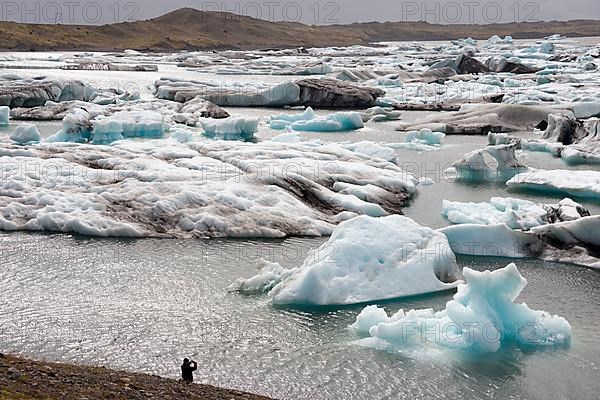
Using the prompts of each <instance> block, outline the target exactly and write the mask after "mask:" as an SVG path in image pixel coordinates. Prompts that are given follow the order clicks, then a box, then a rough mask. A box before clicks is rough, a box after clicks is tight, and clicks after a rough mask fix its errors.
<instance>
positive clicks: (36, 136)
mask: <svg viewBox="0 0 600 400" xmlns="http://www.w3.org/2000/svg"><path fill="white" fill-rule="evenodd" d="M10 140H12V141H13V142H15V143H17V144H22V145H27V144H33V143H39V141H40V140H41V136H40V132H39V131H38V129H37V126H35V124H28V123H23V124H20V125H19V126H17V127H16V129H15V130H14V132H13V133H12V134H11V135H10Z"/></svg>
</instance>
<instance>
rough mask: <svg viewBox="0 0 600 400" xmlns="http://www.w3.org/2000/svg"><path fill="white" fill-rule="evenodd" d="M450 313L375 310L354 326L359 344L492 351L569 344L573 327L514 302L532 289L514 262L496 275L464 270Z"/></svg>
mask: <svg viewBox="0 0 600 400" xmlns="http://www.w3.org/2000/svg"><path fill="white" fill-rule="evenodd" d="M463 275H464V277H465V280H466V283H465V284H462V285H460V286H459V287H458V293H457V294H456V295H454V299H453V300H450V301H449V302H448V303H447V304H446V309H444V310H442V311H439V312H435V311H434V310H432V309H424V310H411V311H409V312H406V313H405V312H404V311H403V310H400V311H398V312H397V313H396V314H394V315H392V316H388V315H387V314H386V312H385V310H383V309H381V308H378V307H376V306H369V307H367V308H365V309H364V310H363V311H362V312H361V313H360V314H359V315H358V317H357V318H356V323H355V324H353V325H352V326H351V328H352V329H353V330H355V331H356V332H357V333H358V334H360V335H361V336H368V337H367V338H365V339H362V340H361V341H359V342H358V343H359V344H361V345H363V346H368V347H375V348H389V349H393V350H399V351H422V350H425V349H428V348H434V349H436V350H440V349H442V350H444V349H446V350H447V349H452V350H457V349H460V350H464V351H472V352H485V353H491V352H496V351H498V350H500V348H501V347H502V346H507V345H510V344H517V345H520V346H527V347H528V346H561V345H568V344H570V340H571V325H570V324H569V322H568V321H567V320H566V319H564V318H562V317H560V316H557V315H551V314H549V313H548V312H546V311H536V310H532V309H530V308H529V307H528V306H527V305H526V304H525V303H520V304H518V303H515V300H516V299H517V297H518V296H519V294H520V293H521V292H522V291H523V289H524V288H525V286H527V281H526V280H525V278H523V277H522V276H521V274H520V273H519V271H518V269H517V267H516V265H515V264H510V265H508V266H507V267H505V268H503V269H499V270H496V271H493V272H491V271H484V272H479V271H475V270H472V269H470V268H465V269H464V270H463Z"/></svg>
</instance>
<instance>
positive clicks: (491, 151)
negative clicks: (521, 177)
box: [448, 143, 528, 182]
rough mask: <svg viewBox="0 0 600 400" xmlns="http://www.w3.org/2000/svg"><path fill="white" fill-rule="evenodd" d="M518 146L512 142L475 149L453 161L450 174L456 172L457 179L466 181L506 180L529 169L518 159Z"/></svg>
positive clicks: (449, 170)
mask: <svg viewBox="0 0 600 400" xmlns="http://www.w3.org/2000/svg"><path fill="white" fill-rule="evenodd" d="M517 147H518V145H517V144H516V143H512V144H501V145H493V146H487V147H484V148H483V149H479V150H474V151H472V152H470V153H468V154H466V155H465V156H464V157H463V158H462V159H460V160H458V161H455V162H453V163H452V166H451V167H450V168H449V169H448V174H449V175H450V174H451V173H454V174H455V175H456V179H457V180H460V181H466V182H506V181H507V180H509V179H510V178H512V177H513V176H515V175H517V174H519V173H523V172H524V171H527V170H528V168H527V167H526V166H525V165H523V164H521V163H520V162H519V161H518V160H517V157H516V149H517Z"/></svg>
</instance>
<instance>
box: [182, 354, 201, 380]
mask: <svg viewBox="0 0 600 400" xmlns="http://www.w3.org/2000/svg"><path fill="white" fill-rule="evenodd" d="M197 369H198V365H197V364H196V361H190V360H189V359H187V358H184V359H183V364H181V379H183V380H184V381H185V382H188V383H192V382H194V371H195V370H197Z"/></svg>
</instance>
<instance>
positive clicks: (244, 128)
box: [201, 117, 260, 142]
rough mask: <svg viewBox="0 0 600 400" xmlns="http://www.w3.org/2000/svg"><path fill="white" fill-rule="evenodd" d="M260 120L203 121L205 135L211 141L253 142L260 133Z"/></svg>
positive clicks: (236, 118) (231, 118)
mask: <svg viewBox="0 0 600 400" xmlns="http://www.w3.org/2000/svg"><path fill="white" fill-rule="evenodd" d="M259 122H260V119H258V118H243V117H229V118H225V119H219V120H208V119H205V120H203V121H202V122H201V123H202V128H204V133H203V135H204V136H206V137H208V138H211V139H222V140H242V141H246V142H248V141H252V140H254V139H255V137H254V134H255V133H256V132H257V131H258V124H259Z"/></svg>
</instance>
